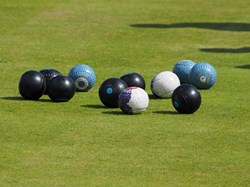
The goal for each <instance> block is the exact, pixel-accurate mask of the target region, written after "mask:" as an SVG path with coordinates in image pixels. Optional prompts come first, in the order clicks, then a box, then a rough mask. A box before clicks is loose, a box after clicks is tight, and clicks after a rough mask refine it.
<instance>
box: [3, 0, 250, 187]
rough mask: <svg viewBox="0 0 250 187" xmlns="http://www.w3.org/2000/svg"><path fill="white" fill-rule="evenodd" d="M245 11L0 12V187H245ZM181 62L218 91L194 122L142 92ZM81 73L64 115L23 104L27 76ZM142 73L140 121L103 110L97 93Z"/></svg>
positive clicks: (97, 5) (249, 26) (71, 7)
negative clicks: (83, 85)
mask: <svg viewBox="0 0 250 187" xmlns="http://www.w3.org/2000/svg"><path fill="white" fill-rule="evenodd" d="M248 5H249V3H248V2H247V1H245V0H244V1H243V0H239V1H231V0H229V1H225V0H222V1H215V0H211V1H208V2H207V1H206V2H205V1H201V0H199V1H194V0H191V1H184V0H154V1H153V0H143V1H142V0H127V1H114V0H92V1H85V0H82V1H80V0H69V1H61V0H60V1H59V0H56V1H47V0H46V1H39V2H36V1H31V0H24V1H17V0H11V1H10V0H1V2H0V17H1V19H0V74H1V78H0V83H1V89H0V106H1V107H0V145H1V151H0V159H1V161H0V176H1V177H0V186H143V187H145V186H159V187H160V186H249V185H250V176H249V173H250V156H249V152H250V150H249V148H250V146H249V142H250V138H249V130H250V129H249V125H250V122H249V121H250V107H249V104H250V102H249V101H250V94H249V93H250V84H249V80H250V68H249V66H250V61H249V57H250V50H249V48H250V43H249V38H250V22H249V20H250V17H249V12H250V6H248ZM183 59H190V60H193V61H196V62H201V61H205V62H209V63H211V64H212V65H213V66H214V67H215V68H216V70H217V74H218V80H217V82H216V84H215V85H214V87H212V88H211V89H210V90H201V91H200V92H201V96H202V105H201V107H200V109H199V110H198V111H197V112H196V113H195V114H192V115H181V114H178V113H177V112H175V110H174V108H173V106H172V104H171V100H170V99H156V98H154V97H153V96H152V93H151V91H150V81H151V79H152V78H153V76H155V74H156V73H159V72H161V71H172V69H173V66H174V64H175V63H176V62H177V61H179V60H183ZM80 63H83V64H88V65H90V66H91V67H92V68H93V69H94V70H95V73H96V76H97V82H96V84H95V86H94V87H93V89H91V90H90V91H89V92H86V93H76V95H75V96H74V98H73V99H72V100H70V101H69V102H66V103H53V102H51V101H50V99H49V98H48V96H43V97H42V98H41V99H40V100H38V101H26V100H23V99H22V98H21V96H20V95H19V93H18V81H19V78H20V76H21V75H22V74H23V73H24V72H25V71H27V70H30V69H34V70H41V69H43V68H55V69H57V70H59V71H61V72H62V73H63V74H64V75H67V74H68V72H69V70H70V68H72V67H73V66H74V65H76V64H80ZM132 71H134V72H138V73H140V74H141V75H143V77H144V78H145V80H146V84H147V85H146V91H147V93H148V94H149V95H150V104H149V107H148V109H147V110H146V112H145V113H143V114H141V115H125V114H123V113H122V112H121V110H120V109H108V108H106V107H104V106H103V105H102V103H101V101H100V100H99V98H98V89H99V86H100V85H101V83H102V82H103V81H104V80H105V79H107V78H110V77H120V76H122V75H123V74H125V73H127V72H132Z"/></svg>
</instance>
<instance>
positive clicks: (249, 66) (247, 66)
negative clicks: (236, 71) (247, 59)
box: [235, 64, 250, 69]
mask: <svg viewBox="0 0 250 187" xmlns="http://www.w3.org/2000/svg"><path fill="white" fill-rule="evenodd" d="M235 67H236V68H241V69H250V64H245V65H240V66H235Z"/></svg>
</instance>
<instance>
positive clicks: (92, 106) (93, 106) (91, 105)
mask: <svg viewBox="0 0 250 187" xmlns="http://www.w3.org/2000/svg"><path fill="white" fill-rule="evenodd" d="M81 107H84V108H94V109H104V108H107V107H105V106H104V105H98V104H96V105H94V104H90V105H81Z"/></svg>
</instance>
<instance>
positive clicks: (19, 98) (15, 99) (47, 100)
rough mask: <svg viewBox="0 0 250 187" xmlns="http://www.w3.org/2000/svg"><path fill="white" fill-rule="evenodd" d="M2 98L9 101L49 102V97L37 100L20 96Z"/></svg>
mask: <svg viewBox="0 0 250 187" xmlns="http://www.w3.org/2000/svg"><path fill="white" fill-rule="evenodd" d="M1 99H3V100H9V101H34V102H51V100H50V99H39V100H28V99H24V98H23V97H20V96H8V97H1Z"/></svg>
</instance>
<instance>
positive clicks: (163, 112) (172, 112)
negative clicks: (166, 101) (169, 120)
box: [153, 111, 180, 115]
mask: <svg viewBox="0 0 250 187" xmlns="http://www.w3.org/2000/svg"><path fill="white" fill-rule="evenodd" d="M153 113H155V114H171V115H177V114H178V115H180V113H178V112H176V111H154V112H153Z"/></svg>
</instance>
